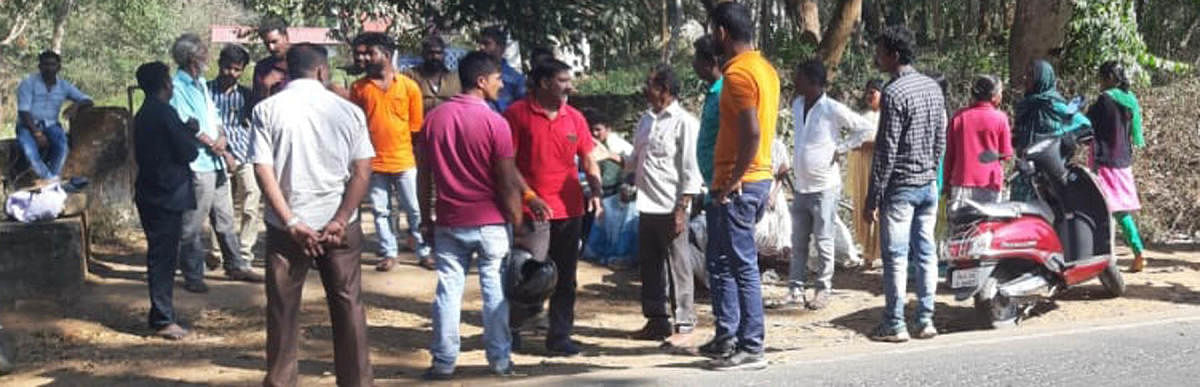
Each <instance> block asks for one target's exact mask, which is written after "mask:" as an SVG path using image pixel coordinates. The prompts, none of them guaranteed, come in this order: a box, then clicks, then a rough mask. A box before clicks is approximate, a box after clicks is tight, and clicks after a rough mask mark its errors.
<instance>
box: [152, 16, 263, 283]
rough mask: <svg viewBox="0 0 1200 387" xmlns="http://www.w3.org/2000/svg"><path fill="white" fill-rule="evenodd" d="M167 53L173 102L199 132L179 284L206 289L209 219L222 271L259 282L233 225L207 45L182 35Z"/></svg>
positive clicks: (223, 139)
mask: <svg viewBox="0 0 1200 387" xmlns="http://www.w3.org/2000/svg"><path fill="white" fill-rule="evenodd" d="M171 57H172V58H173V59H175V63H176V64H178V65H179V69H178V70H177V71H175V77H174V79H173V80H172V84H173V85H174V88H175V93H174V95H173V96H172V97H171V106H172V107H174V108H175V110H176V111H178V112H179V118H180V119H182V120H185V121H186V120H188V119H193V118H194V119H196V121H197V122H198V123H199V127H200V131H199V132H198V133H197V134H196V141H197V144H196V146H197V148H198V150H199V154H198V155H197V156H196V159H195V160H193V161H192V163H191V168H192V172H195V176H194V177H193V178H192V184H193V185H194V186H195V192H196V208H195V209H192V210H187V211H185V212H184V213H183V239H182V241H181V243H180V247H179V249H180V254H179V258H180V266H181V267H182V271H183V278H184V286H183V289H184V290H187V291H189V292H193V293H206V292H208V286H207V285H205V283H204V247H205V246H204V245H203V243H202V240H203V229H204V221H205V220H206V219H207V220H209V221H211V223H212V229H213V231H214V232H215V233H216V234H217V242H218V244H219V245H220V248H221V253H222V256H224V257H225V258H226V259H225V263H224V266H225V275H226V276H227V277H228V278H229V279H231V280H239V281H247V282H262V280H263V276H262V274H258V273H255V272H254V271H253V270H252V269H251V268H250V261H249V260H247V259H244V258H243V257H242V256H241V255H240V252H241V250H242V249H241V244H240V241H238V238H237V234H236V233H234V228H233V198H232V196H231V194H230V189H229V175H228V174H227V171H228V170H229V168H228V166H227V165H226V164H227V163H228V161H226V160H227V159H228V158H229V157H228V156H227V153H228V152H229V147H228V144H229V143H228V138H227V137H226V136H225V135H224V134H222V133H221V122H222V121H221V119H220V117H219V116H218V113H217V107H216V103H215V102H214V101H213V98H212V96H211V95H209V88H208V85H207V82H205V80H204V75H203V74H204V70H205V67H207V65H208V45H207V44H206V43H205V42H204V41H203V40H201V39H200V37H199V36H196V35H195V34H183V35H182V36H180V37H179V38H178V39H176V40H175V44H173V45H172V46H171Z"/></svg>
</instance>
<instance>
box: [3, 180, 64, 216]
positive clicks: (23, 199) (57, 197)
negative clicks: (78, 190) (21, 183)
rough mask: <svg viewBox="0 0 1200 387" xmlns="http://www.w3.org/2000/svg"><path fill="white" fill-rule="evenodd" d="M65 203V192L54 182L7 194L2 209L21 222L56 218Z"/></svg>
mask: <svg viewBox="0 0 1200 387" xmlns="http://www.w3.org/2000/svg"><path fill="white" fill-rule="evenodd" d="M66 203H67V192H66V191H64V190H63V188H62V185H61V184H58V183H54V184H51V185H48V186H45V187H42V188H38V189H25V190H20V191H17V192H13V193H12V195H8V199H7V200H6V201H5V203H4V211H5V213H7V214H8V216H9V217H12V218H13V219H16V220H17V221H19V222H21V223H33V222H36V221H39V220H47V219H54V218H57V217H58V215H59V214H62V212H63V208H64V207H65V206H66Z"/></svg>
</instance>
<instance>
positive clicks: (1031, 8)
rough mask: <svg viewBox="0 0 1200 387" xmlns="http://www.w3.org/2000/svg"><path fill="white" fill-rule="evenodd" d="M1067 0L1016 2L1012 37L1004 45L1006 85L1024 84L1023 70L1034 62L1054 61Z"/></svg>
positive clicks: (1070, 7)
mask: <svg viewBox="0 0 1200 387" xmlns="http://www.w3.org/2000/svg"><path fill="white" fill-rule="evenodd" d="M1073 10H1074V5H1073V4H1072V1H1071V0H1017V11H1016V18H1015V20H1014V21H1013V29H1012V37H1011V38H1010V39H1009V42H1008V64H1009V67H1008V68H1009V70H1010V73H1009V79H1010V80H1009V84H1010V85H1015V86H1018V87H1020V86H1021V85H1024V84H1025V77H1026V74H1025V72H1026V69H1028V68H1029V63H1030V62H1032V61H1033V60H1034V59H1046V60H1050V61H1051V62H1054V61H1055V60H1056V59H1057V58H1055V56H1057V55H1059V54H1061V51H1062V46H1063V42H1064V40H1065V39H1066V30H1067V28H1066V27H1067V22H1068V21H1070V20H1071V13H1072V11H1073Z"/></svg>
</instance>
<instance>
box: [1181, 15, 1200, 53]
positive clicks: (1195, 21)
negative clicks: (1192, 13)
mask: <svg viewBox="0 0 1200 387" xmlns="http://www.w3.org/2000/svg"><path fill="white" fill-rule="evenodd" d="M1196 27H1200V16H1196V17H1194V18H1192V25H1191V27H1188V29H1187V33H1184V34H1183V40H1180V41H1179V49H1180V50H1186V49H1187V47H1188V45H1189V44H1191V42H1192V34H1193V33H1195V32H1196Z"/></svg>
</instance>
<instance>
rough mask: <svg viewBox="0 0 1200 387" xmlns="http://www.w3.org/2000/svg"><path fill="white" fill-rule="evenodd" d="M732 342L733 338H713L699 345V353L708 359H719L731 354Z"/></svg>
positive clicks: (732, 350)
mask: <svg viewBox="0 0 1200 387" xmlns="http://www.w3.org/2000/svg"><path fill="white" fill-rule="evenodd" d="M733 352H734V344H733V338H732V337H730V338H728V339H725V340H718V339H717V338H715V337H714V338H713V339H712V340H709V342H707V343H704V344H703V345H701V346H700V355H701V356H704V357H707V358H709V359H721V358H725V357H729V356H730V355H733Z"/></svg>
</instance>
